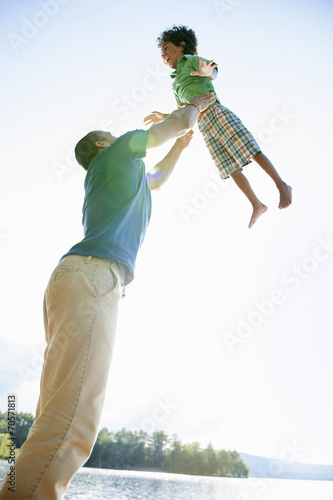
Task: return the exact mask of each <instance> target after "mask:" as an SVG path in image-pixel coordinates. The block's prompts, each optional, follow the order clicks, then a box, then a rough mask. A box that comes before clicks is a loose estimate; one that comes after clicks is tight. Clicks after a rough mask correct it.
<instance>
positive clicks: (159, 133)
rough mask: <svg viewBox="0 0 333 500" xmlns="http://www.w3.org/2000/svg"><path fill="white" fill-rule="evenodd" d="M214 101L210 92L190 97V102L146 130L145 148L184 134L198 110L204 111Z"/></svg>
mask: <svg viewBox="0 0 333 500" xmlns="http://www.w3.org/2000/svg"><path fill="white" fill-rule="evenodd" d="M214 101H215V96H214V94H212V93H208V92H207V93H206V94H202V95H201V96H196V97H193V99H191V101H190V104H194V105H191V106H190V105H188V106H185V107H183V108H180V109H177V110H176V111H173V112H172V113H171V115H169V116H168V117H167V118H166V119H165V120H163V121H162V122H160V123H157V124H156V125H153V126H152V127H150V129H149V130H148V143H147V149H150V148H156V147H157V146H161V145H162V144H164V143H165V142H167V141H169V140H170V139H176V138H177V137H181V136H182V135H184V134H186V133H187V132H188V131H189V130H190V129H191V128H192V127H193V126H194V124H195V122H196V120H197V118H198V115H199V111H204V110H205V109H206V108H207V107H208V106H209V105H210V104H212V103H213V102H214Z"/></svg>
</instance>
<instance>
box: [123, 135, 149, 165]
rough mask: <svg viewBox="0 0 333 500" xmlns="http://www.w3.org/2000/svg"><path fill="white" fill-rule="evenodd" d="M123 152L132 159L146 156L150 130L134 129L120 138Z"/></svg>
mask: <svg viewBox="0 0 333 500" xmlns="http://www.w3.org/2000/svg"><path fill="white" fill-rule="evenodd" d="M118 141H119V144H118V146H119V147H120V148H121V150H122V153H123V154H124V155H125V156H127V157H129V158H130V159H135V158H144V157H145V156H146V154H147V142H148V130H132V131H131V132H127V133H126V134H124V135H122V136H121V137H119V139H118Z"/></svg>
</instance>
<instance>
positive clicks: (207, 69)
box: [190, 59, 218, 78]
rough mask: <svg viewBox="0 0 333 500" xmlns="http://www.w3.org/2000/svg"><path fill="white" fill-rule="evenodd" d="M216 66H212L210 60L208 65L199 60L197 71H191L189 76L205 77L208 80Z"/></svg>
mask: <svg viewBox="0 0 333 500" xmlns="http://www.w3.org/2000/svg"><path fill="white" fill-rule="evenodd" d="M217 66H218V64H214V61H213V60H211V61H209V62H208V63H207V62H206V61H205V60H203V59H200V60H199V71H191V73H190V75H192V76H207V77H208V78H209V77H210V76H212V73H213V69H214V68H217Z"/></svg>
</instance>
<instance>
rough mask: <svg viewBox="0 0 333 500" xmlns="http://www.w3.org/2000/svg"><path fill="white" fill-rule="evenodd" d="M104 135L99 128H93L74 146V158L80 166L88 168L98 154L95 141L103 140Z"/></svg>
mask: <svg viewBox="0 0 333 500" xmlns="http://www.w3.org/2000/svg"><path fill="white" fill-rule="evenodd" d="M104 140H105V137H104V136H103V135H102V133H101V131H100V130H93V131H92V132H89V133H88V134H87V135H85V136H84V137H82V139H80V140H79V142H78V143H77V145H76V146H75V158H76V161H77V162H78V164H79V165H81V167H83V168H84V169H85V170H88V167H89V165H90V163H91V162H92V161H93V159H94V158H95V157H96V156H97V155H98V153H99V149H98V147H97V146H96V144H95V142H96V141H104Z"/></svg>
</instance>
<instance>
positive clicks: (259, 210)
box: [249, 203, 267, 229]
mask: <svg viewBox="0 0 333 500" xmlns="http://www.w3.org/2000/svg"><path fill="white" fill-rule="evenodd" d="M266 210H267V207H266V205H264V204H263V203H259V204H258V205H253V213H252V217H251V220H250V224H249V229H250V228H251V227H252V226H253V224H254V223H255V222H256V220H257V219H259V217H260V215H262V214H264V213H265V212H266Z"/></svg>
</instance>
